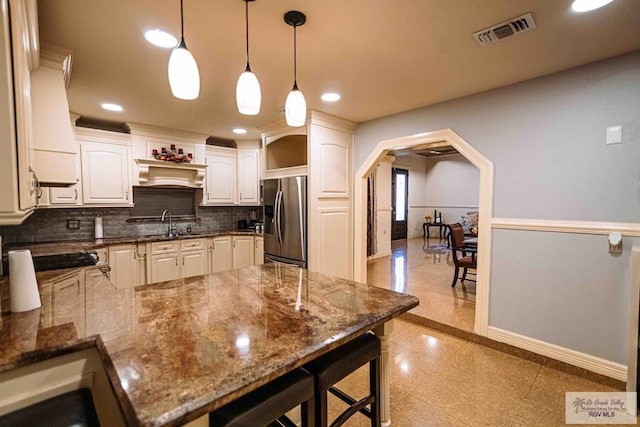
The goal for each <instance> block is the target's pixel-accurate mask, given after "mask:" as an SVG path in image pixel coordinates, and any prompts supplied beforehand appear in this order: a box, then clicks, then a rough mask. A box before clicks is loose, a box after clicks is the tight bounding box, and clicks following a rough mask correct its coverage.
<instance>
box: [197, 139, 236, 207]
mask: <svg viewBox="0 0 640 427" xmlns="http://www.w3.org/2000/svg"><path fill="white" fill-rule="evenodd" d="M205 163H206V165H207V183H206V187H205V196H204V201H205V204H219V205H232V204H234V203H236V185H237V184H236V183H237V178H236V173H237V158H236V150H235V149H233V148H222V147H206V156H205Z"/></svg>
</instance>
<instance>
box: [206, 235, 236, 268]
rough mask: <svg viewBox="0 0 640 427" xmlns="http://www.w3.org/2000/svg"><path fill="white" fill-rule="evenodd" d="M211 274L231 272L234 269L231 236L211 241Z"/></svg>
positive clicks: (215, 238) (219, 237)
mask: <svg viewBox="0 0 640 427" xmlns="http://www.w3.org/2000/svg"><path fill="white" fill-rule="evenodd" d="M210 248H211V251H210V252H211V256H210V257H209V259H210V261H209V265H210V266H211V268H210V272H211V273H217V272H219V271H226V270H231V269H232V268H233V250H232V243H231V236H218V237H214V238H212V239H211V245H210Z"/></svg>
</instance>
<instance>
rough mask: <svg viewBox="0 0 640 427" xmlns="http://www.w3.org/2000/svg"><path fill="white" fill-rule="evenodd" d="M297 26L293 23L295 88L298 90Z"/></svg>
mask: <svg viewBox="0 0 640 427" xmlns="http://www.w3.org/2000/svg"><path fill="white" fill-rule="evenodd" d="M296 27H297V25H295V24H294V25H293V89H294V90H298V74H297V71H298V70H297V63H298V58H297V55H296V52H297V51H298V47H297V43H296Z"/></svg>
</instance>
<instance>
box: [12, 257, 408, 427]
mask: <svg viewBox="0 0 640 427" xmlns="http://www.w3.org/2000/svg"><path fill="white" fill-rule="evenodd" d="M103 273H104V272H102V271H100V270H98V269H97V268H96V267H82V268H75V269H66V270H58V271H49V272H42V273H38V275H37V279H38V286H39V290H40V295H41V300H42V307H41V308H38V309H35V310H32V311H30V312H25V313H12V312H11V311H10V310H9V308H10V304H9V298H10V296H9V295H8V294H9V290H8V288H9V286H8V282H9V279H8V278H7V277H3V278H0V307H1V309H2V318H1V323H0V327H1V330H0V376H1V375H11V373H12V372H17V371H14V370H17V369H20V368H23V367H27V366H30V365H31V364H34V365H35V364H37V363H39V362H42V361H46V360H48V359H51V360H53V358H56V357H58V356H61V355H64V354H69V353H72V352H74V351H76V350H81V349H85V348H87V347H95V349H96V350H97V351H98V353H99V354H100V359H101V360H102V363H103V364H104V369H105V371H106V375H107V377H108V380H109V382H110V386H111V389H112V390H113V394H114V395H115V399H116V401H117V403H118V407H119V409H120V411H121V412H122V418H123V420H124V424H125V425H130V426H177V425H184V424H186V423H188V422H191V421H193V420H199V419H202V417H203V416H204V417H206V416H207V414H208V413H210V412H212V411H214V410H216V409H218V408H220V407H221V406H223V405H225V404H227V403H229V402H231V401H233V400H234V399H237V398H239V397H242V396H244V395H246V394H247V393H250V392H251V391H253V390H255V389H257V388H259V387H261V386H262V385H265V384H267V383H269V382H270V381H272V380H274V379H276V378H278V377H280V376H282V375H284V374H286V373H288V372H290V371H293V370H295V369H297V368H298V367H301V366H303V365H305V364H306V363H308V362H310V361H312V360H314V359H316V358H317V357H319V356H321V355H323V354H325V353H327V352H329V351H331V350H332V349H335V348H337V347H338V346H341V345H343V344H345V343H347V342H349V341H350V340H352V339H355V338H356V337H358V336H361V335H362V334H364V333H367V332H368V331H373V332H374V333H375V334H377V335H378V336H379V337H380V339H381V347H382V356H381V360H382V362H381V366H382V377H381V402H380V403H381V412H382V421H383V423H384V424H386V425H388V423H389V422H390V410H389V377H388V375H389V363H390V361H389V335H390V333H391V331H392V330H393V322H392V320H393V319H394V318H396V317H398V316H400V315H401V314H402V313H404V312H406V311H408V310H410V309H411V308H413V307H415V306H417V305H418V303H419V301H418V299H417V298H416V297H414V296H411V295H408V294H403V293H398V292H394V291H390V290H387V289H382V288H378V287H375V286H370V285H367V284H363V283H358V282H355V281H352V280H348V279H344V278H338V277H333V276H328V275H324V274H322V273H318V272H312V271H308V270H306V269H302V268H299V267H296V266H288V265H283V264H278V263H269V264H264V265H260V266H252V267H247V268H242V269H236V270H229V271H225V272H220V273H214V274H207V275H204V276H196V277H190V278H184V279H177V280H170V281H166V282H160V283H154V284H150V285H141V286H131V287H125V288H116V287H115V286H114V285H113V284H112V283H111V282H110V280H109V279H108V278H107V277H106V276H105V274H103ZM60 283H72V284H73V286H71V287H69V286H67V287H65V288H64V289H63V288H62V287H59V286H58V285H57V284H60ZM57 286H58V287H57ZM56 289H57V290H56ZM69 289H71V290H73V292H69ZM63 290H64V291H65V292H68V293H67V294H64V295H63V294H62V293H61V292H62V291H63ZM56 292H58V296H56ZM10 392H11V390H9V389H8V387H4V389H3V383H2V382H1V381H0V395H8V394H9V393H10ZM0 410H1V407H0Z"/></svg>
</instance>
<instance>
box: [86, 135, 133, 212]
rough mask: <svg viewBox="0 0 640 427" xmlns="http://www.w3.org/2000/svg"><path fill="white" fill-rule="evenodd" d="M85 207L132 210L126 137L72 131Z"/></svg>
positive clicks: (129, 156)
mask: <svg viewBox="0 0 640 427" xmlns="http://www.w3.org/2000/svg"><path fill="white" fill-rule="evenodd" d="M76 138H77V139H78V142H79V143H80V153H81V170H82V200H83V203H84V204H85V205H92V206H96V205H98V206H99V205H108V206H111V205H118V206H132V205H133V194H132V189H131V146H130V144H131V143H130V141H131V139H130V136H129V135H127V134H119V133H115V132H107V131H98V130H93V129H82V128H76Z"/></svg>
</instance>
